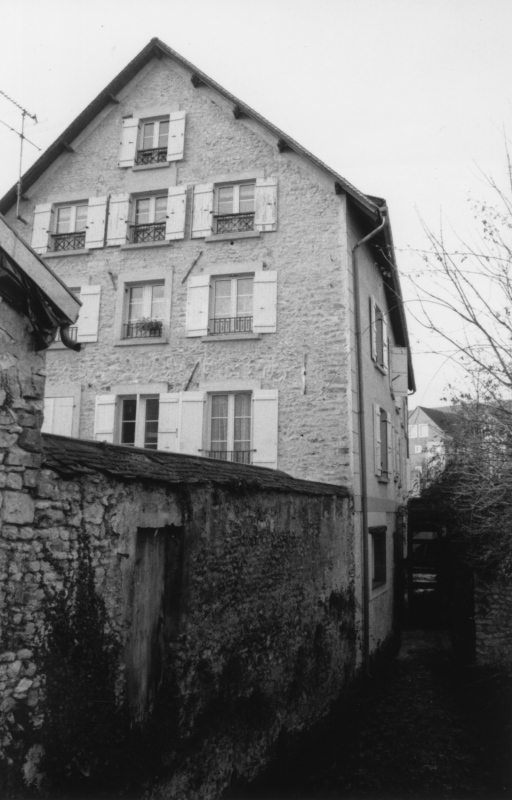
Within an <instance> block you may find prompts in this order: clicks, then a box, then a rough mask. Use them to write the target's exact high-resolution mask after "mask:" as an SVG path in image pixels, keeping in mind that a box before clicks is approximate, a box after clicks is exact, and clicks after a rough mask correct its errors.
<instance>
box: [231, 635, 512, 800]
mask: <svg viewBox="0 0 512 800" xmlns="http://www.w3.org/2000/svg"><path fill="white" fill-rule="evenodd" d="M497 684H498V686H497ZM510 699H511V698H510V681H507V680H506V679H505V678H504V677H502V678H501V679H500V680H498V681H496V678H493V679H492V680H489V678H488V676H486V673H482V671H481V670H480V671H479V670H475V669H474V668H473V669H471V668H461V667H457V666H456V664H455V662H454V659H453V656H452V653H451V650H450V646H449V640H448V636H447V634H445V633H442V632H437V631H409V632H405V633H404V634H403V640H402V648H401V650H400V653H399V654H398V656H397V657H396V658H395V659H393V661H392V663H391V664H390V665H389V667H388V669H387V671H386V673H385V674H384V675H382V676H381V677H379V678H376V679H374V680H372V681H370V682H369V684H368V685H367V686H365V687H363V688H362V689H360V690H358V691H357V692H356V693H355V697H354V699H353V703H352V706H351V710H350V712H347V711H339V710H338V711H337V712H335V713H334V714H332V715H331V718H330V719H329V721H328V722H327V724H326V725H324V726H323V729H322V731H321V732H320V731H318V732H316V734H315V736H314V737H311V738H310V740H309V741H308V742H304V744H303V746H302V747H301V750H300V753H298V754H296V755H295V756H294V757H293V758H288V759H281V761H280V764H279V769H274V770H273V771H272V773H269V774H268V775H267V776H266V777H265V779H264V780H261V781H260V782H259V784H258V785H257V786H256V785H255V786H252V787H250V788H249V789H246V790H245V791H244V792H234V793H233V794H231V795H229V797H231V798H233V800H245V798H251V799H254V800H256V799H257V800H278V799H279V798H283V799H284V798H286V800H291V799H292V798H293V800H324V798H334V797H336V798H340V800H343V798H347V800H358V799H359V798H365V800H366V799H368V800H373V799H374V798H375V800H445V799H446V800H448V799H450V800H459V798H460V800H463V799H464V798H467V799H468V800H472V798H475V800H495V799H496V800H498V799H499V798H502V799H503V800H504V798H505V797H507V798H508V797H510V792H511V780H510V761H511V758H510V755H511V748H510V744H511V735H510Z"/></svg>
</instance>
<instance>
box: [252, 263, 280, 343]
mask: <svg viewBox="0 0 512 800" xmlns="http://www.w3.org/2000/svg"><path fill="white" fill-rule="evenodd" d="M253 291H254V294H253V312H252V313H253V331H254V333H275V332H276V330H277V272H267V271H260V272H256V273H255V274H254V289H253Z"/></svg>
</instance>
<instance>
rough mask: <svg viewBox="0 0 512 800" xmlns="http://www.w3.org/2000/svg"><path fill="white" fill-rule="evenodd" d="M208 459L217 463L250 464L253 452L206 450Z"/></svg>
mask: <svg viewBox="0 0 512 800" xmlns="http://www.w3.org/2000/svg"><path fill="white" fill-rule="evenodd" d="M205 452H206V456H207V457H208V458H215V459H217V461H234V462H235V463H236V464H250V463H251V452H252V451H251V450H206V451H205Z"/></svg>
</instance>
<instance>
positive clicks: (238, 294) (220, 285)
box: [208, 275, 254, 335]
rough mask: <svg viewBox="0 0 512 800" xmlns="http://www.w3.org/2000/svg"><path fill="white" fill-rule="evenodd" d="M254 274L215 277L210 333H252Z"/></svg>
mask: <svg viewBox="0 0 512 800" xmlns="http://www.w3.org/2000/svg"><path fill="white" fill-rule="evenodd" d="M253 284H254V276H252V275H250V276H245V275H243V276H237V277H225V278H215V279H214V280H213V282H212V289H213V291H212V308H211V316H210V321H209V326H208V331H209V333H210V334H213V335H215V334H223V333H252V327H253V326H252V322H253Z"/></svg>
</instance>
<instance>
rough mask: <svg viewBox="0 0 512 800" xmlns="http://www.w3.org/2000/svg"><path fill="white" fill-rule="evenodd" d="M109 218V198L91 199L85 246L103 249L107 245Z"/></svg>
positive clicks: (88, 208)
mask: <svg viewBox="0 0 512 800" xmlns="http://www.w3.org/2000/svg"><path fill="white" fill-rule="evenodd" d="M106 217H107V198H106V197H90V198H89V205H88V207H87V228H86V231H85V246H86V247H87V248H94V247H103V246H104V244H105V220H106Z"/></svg>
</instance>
